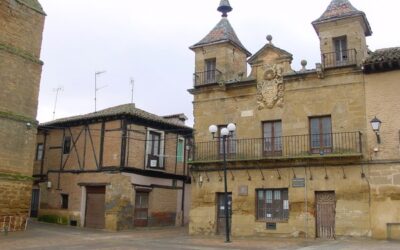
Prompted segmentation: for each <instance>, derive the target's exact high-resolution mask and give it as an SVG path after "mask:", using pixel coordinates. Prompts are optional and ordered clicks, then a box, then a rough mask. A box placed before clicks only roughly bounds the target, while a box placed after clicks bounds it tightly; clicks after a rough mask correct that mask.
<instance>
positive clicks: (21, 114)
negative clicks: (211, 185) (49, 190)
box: [0, 0, 46, 231]
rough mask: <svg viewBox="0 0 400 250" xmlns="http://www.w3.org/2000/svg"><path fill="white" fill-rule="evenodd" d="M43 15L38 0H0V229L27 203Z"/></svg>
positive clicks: (14, 222) (16, 221) (17, 221)
mask: <svg viewBox="0 0 400 250" xmlns="http://www.w3.org/2000/svg"><path fill="white" fill-rule="evenodd" d="M45 15H46V14H45V13H44V11H43V9H42V7H41V5H40V4H39V2H38V1H37V0H2V1H0V27H1V28H0V231H2V230H4V229H5V228H6V230H10V231H13V230H18V228H19V227H20V226H21V225H23V224H25V223H24V221H25V220H24V218H23V217H25V216H28V213H29V209H30V200H31V189H32V178H31V176H32V171H33V159H34V156H35V144H36V127H37V121H36V113H37V106H38V94H39V85H40V77H41V72H42V65H43V62H42V61H41V60H40V59H39V58H40V49H41V45H42V32H43V26H44V19H45ZM10 218H11V222H10V221H9V220H10Z"/></svg>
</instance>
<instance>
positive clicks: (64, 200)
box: [61, 194, 69, 209]
mask: <svg viewBox="0 0 400 250" xmlns="http://www.w3.org/2000/svg"><path fill="white" fill-rule="evenodd" d="M68 198H69V197H68V194H61V208H62V209H68Z"/></svg>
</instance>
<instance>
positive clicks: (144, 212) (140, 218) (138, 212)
mask: <svg viewBox="0 0 400 250" xmlns="http://www.w3.org/2000/svg"><path fill="white" fill-rule="evenodd" d="M148 216H149V193H147V192H136V198H135V221H134V225H135V227H147V224H148Z"/></svg>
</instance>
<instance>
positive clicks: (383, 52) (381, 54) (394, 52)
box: [363, 47, 400, 65]
mask: <svg viewBox="0 0 400 250" xmlns="http://www.w3.org/2000/svg"><path fill="white" fill-rule="evenodd" d="M398 61H400V47H394V48H385V49H378V50H376V51H374V52H371V53H370V55H369V56H368V57H367V58H366V59H365V61H364V63H363V64H364V65H369V64H375V63H382V62H398Z"/></svg>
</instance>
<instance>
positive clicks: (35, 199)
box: [31, 189, 40, 218]
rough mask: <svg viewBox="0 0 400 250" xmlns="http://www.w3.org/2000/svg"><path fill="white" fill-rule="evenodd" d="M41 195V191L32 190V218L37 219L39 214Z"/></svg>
mask: <svg viewBox="0 0 400 250" xmlns="http://www.w3.org/2000/svg"><path fill="white" fill-rule="evenodd" d="M39 194H40V189H33V190H32V200H31V217H34V218H36V217H37V216H38V212H39Z"/></svg>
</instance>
